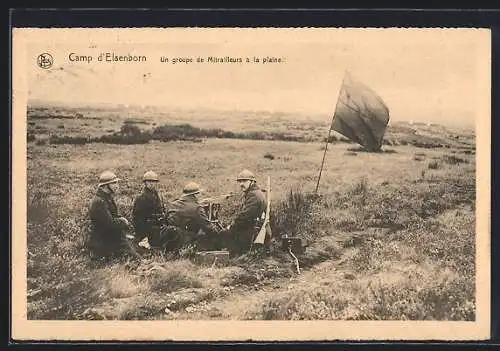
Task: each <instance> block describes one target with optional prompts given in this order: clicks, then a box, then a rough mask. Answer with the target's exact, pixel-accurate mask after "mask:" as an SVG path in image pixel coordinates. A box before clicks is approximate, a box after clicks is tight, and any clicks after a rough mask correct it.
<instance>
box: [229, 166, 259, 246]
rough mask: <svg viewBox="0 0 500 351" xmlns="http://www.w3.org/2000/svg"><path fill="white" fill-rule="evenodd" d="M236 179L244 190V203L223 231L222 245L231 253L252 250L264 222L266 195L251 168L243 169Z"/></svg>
mask: <svg viewBox="0 0 500 351" xmlns="http://www.w3.org/2000/svg"><path fill="white" fill-rule="evenodd" d="M236 181H237V182H238V184H239V186H240V189H241V190H242V191H243V204H242V206H241V209H240V211H239V212H238V214H237V215H236V218H235V219H234V220H233V222H232V223H231V224H230V225H229V226H228V227H227V229H226V231H224V232H223V233H221V234H222V235H221V236H222V237H221V241H222V243H221V245H222V246H226V248H227V249H229V251H231V253H234V254H242V253H244V252H247V251H248V250H250V248H251V246H252V240H253V239H254V237H255V235H256V234H257V233H258V232H259V230H260V226H261V225H262V223H263V216H264V215H265V211H266V196H265V195H264V193H263V191H262V190H261V189H260V188H259V186H258V185H257V180H256V179H255V175H254V174H253V173H252V172H250V171H249V170H247V169H245V170H243V171H242V172H241V173H240V174H239V175H238V177H237V178H236Z"/></svg>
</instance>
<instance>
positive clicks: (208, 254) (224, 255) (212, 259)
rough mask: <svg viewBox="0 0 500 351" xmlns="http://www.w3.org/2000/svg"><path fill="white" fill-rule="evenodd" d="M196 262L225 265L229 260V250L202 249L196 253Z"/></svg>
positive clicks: (205, 264) (206, 264)
mask: <svg viewBox="0 0 500 351" xmlns="http://www.w3.org/2000/svg"><path fill="white" fill-rule="evenodd" d="M195 262H196V263H197V264H199V265H202V266H212V265H214V263H215V266H225V265H227V264H228V262H229V251H200V252H197V253H196V256H195Z"/></svg>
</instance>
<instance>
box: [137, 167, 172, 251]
mask: <svg viewBox="0 0 500 351" xmlns="http://www.w3.org/2000/svg"><path fill="white" fill-rule="evenodd" d="M142 180H143V182H144V188H143V190H142V192H141V193H140V194H139V195H138V196H137V197H136V199H135V200H134V204H133V210H132V215H133V222H134V228H135V233H136V237H137V239H138V240H139V241H140V240H141V239H143V238H144V237H147V238H148V243H149V245H150V246H151V247H153V248H158V247H161V246H162V244H163V243H162V225H163V224H165V220H166V218H165V208H164V206H163V201H162V199H161V197H160V195H159V194H158V190H157V186H158V183H159V181H160V180H159V178H158V175H157V174H156V173H155V172H153V171H147V172H146V173H144V176H143V177H142Z"/></svg>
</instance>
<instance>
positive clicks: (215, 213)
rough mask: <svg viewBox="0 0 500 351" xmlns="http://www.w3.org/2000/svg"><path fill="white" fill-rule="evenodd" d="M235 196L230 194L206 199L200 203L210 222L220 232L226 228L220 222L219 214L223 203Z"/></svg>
mask: <svg viewBox="0 0 500 351" xmlns="http://www.w3.org/2000/svg"><path fill="white" fill-rule="evenodd" d="M234 195H236V194H235V193H228V194H224V195H219V196H214V197H208V198H204V199H202V200H201V201H200V204H201V206H202V207H203V209H204V210H205V213H206V214H207V217H208V220H209V221H210V223H212V224H213V225H214V226H215V227H216V228H217V229H219V230H224V226H223V225H222V223H221V222H220V220H219V213H220V210H221V208H222V202H223V201H224V200H227V199H229V198H230V197H232V196H234Z"/></svg>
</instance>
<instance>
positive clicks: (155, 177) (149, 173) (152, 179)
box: [142, 171, 160, 182]
mask: <svg viewBox="0 0 500 351" xmlns="http://www.w3.org/2000/svg"><path fill="white" fill-rule="evenodd" d="M142 180H143V181H147V180H148V181H150V182H159V181H160V179H159V178H158V174H156V173H155V172H153V171H147V172H146V173H144V175H143V176H142Z"/></svg>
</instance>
